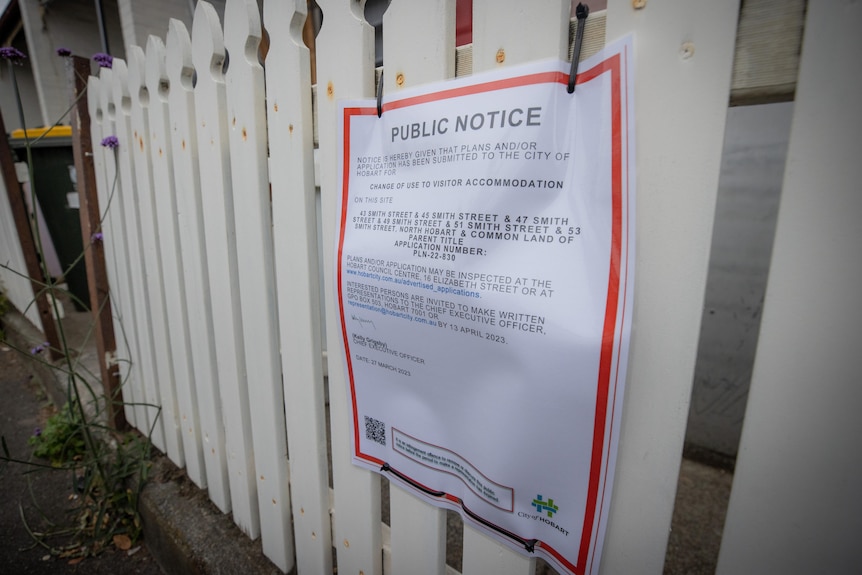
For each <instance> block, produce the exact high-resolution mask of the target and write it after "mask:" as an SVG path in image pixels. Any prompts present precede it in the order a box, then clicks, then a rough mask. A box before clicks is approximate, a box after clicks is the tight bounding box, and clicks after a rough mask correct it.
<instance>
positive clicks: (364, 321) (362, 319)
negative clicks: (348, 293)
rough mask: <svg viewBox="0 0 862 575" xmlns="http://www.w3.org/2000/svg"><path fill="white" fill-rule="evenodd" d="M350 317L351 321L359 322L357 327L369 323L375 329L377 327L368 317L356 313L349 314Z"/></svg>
mask: <svg viewBox="0 0 862 575" xmlns="http://www.w3.org/2000/svg"><path fill="white" fill-rule="evenodd" d="M350 319H352V320H353V321H357V322H359V327H365V326H368V325H370V326H371V327H372V328H374V329H375V330H376V329H377V326H376V325H374V322H373V321H371V320H370V319H365V318H363V317H359V316H358V315H355V314H354V315H351V316H350Z"/></svg>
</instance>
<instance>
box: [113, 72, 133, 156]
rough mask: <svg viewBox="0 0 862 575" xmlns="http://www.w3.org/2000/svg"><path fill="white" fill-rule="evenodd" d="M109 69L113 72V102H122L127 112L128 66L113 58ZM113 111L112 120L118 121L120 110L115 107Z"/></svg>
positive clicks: (128, 103) (129, 103)
mask: <svg viewBox="0 0 862 575" xmlns="http://www.w3.org/2000/svg"><path fill="white" fill-rule="evenodd" d="M111 71H112V72H113V74H112V75H113V80H112V82H111V96H112V97H113V99H114V103H115V104H116V103H117V102H122V106H123V108H124V110H125V112H126V113H128V111H129V106H130V105H131V102H130V98H131V94H129V67H128V66H127V65H126V61H125V60H122V59H120V58H114V62H113V65H112V66H111ZM114 113H115V116H114V120H115V121H119V119H120V110H119V109H115V110H114ZM118 137H119V136H118ZM121 143H122V142H121Z"/></svg>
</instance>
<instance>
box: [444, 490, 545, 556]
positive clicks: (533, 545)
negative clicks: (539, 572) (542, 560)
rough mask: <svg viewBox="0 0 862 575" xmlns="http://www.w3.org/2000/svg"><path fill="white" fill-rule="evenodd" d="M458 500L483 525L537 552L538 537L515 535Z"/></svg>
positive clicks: (462, 507)
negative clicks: (480, 515) (530, 537)
mask: <svg viewBox="0 0 862 575" xmlns="http://www.w3.org/2000/svg"><path fill="white" fill-rule="evenodd" d="M458 501H459V502H460V503H461V509H463V510H464V513H466V514H467V515H469V516H470V517H471V518H473V519H474V520H475V521H478V522H479V523H481V524H482V525H484V526H485V527H487V528H488V529H493V530H494V531H496V532H497V533H499V534H501V535H504V536H505V537H508V538H509V539H512V540H513V541H515V542H517V543H520V544H521V545H523V546H524V549H526V550H527V553H535V551H536V544H537V543H538V542H539V540H538V539H524V538H523V537H520V536H518V535H515V534H514V533H512V532H511V531H506V530H505V529H503V528H502V527H500V526H498V525H494V524H493V523H491V522H490V521H488V520H487V519H483V518H481V517H479V516H478V515H476V514H475V513H473V512H472V511H470V510H469V509H468V508H467V506H466V505H464V502H463V501H462V500H460V499H459V500H458Z"/></svg>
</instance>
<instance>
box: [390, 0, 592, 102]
mask: <svg viewBox="0 0 862 575" xmlns="http://www.w3.org/2000/svg"><path fill="white" fill-rule="evenodd" d="M589 15H590V7H589V6H587V5H586V4H581V3H580V2H579V3H578V6H577V8H575V18H577V19H578V28H577V29H576V30H575V47H574V50H573V51H572V68H571V70H570V71H569V88H568V92H569V94H572V93H574V91H575V78H576V77H577V75H578V63H579V60H580V59H581V44H582V43H583V41H584V26H585V25H586V23H587V16H589ZM377 109H378V110H380V108H379V107H378V108H377Z"/></svg>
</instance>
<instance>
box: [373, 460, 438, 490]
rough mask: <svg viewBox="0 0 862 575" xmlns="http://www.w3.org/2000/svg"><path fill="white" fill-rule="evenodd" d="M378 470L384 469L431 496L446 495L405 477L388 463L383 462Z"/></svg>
mask: <svg viewBox="0 0 862 575" xmlns="http://www.w3.org/2000/svg"><path fill="white" fill-rule="evenodd" d="M380 471H386V472H387V473H391V474H392V475H394V476H395V477H397V478H398V479H400V480H401V481H403V482H405V483H407V484H409V485H411V486H412V487H415V488H416V489H418V490H419V491H421V492H422V493H426V494H428V495H431V496H432V497H445V496H446V492H445V491H434V490H432V489H428V488H427V487H425V486H424V485H422V484H421V483H417V482H416V481H414V480H412V479H410V478H409V477H407V476H406V475H404V474H403V473H401V472H400V471H398V470H397V469H395V468H394V467H392V466H391V465H389V464H388V463H384V464H383V467H381V468H380Z"/></svg>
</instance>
